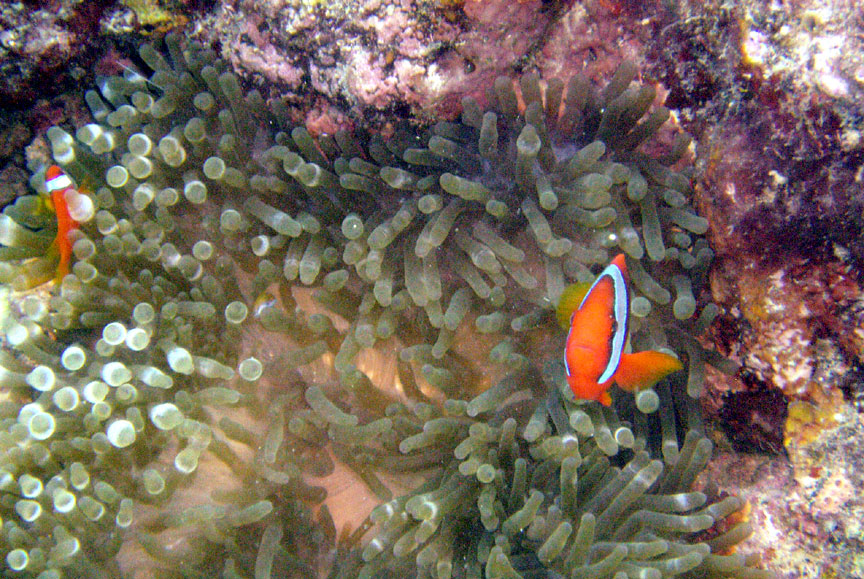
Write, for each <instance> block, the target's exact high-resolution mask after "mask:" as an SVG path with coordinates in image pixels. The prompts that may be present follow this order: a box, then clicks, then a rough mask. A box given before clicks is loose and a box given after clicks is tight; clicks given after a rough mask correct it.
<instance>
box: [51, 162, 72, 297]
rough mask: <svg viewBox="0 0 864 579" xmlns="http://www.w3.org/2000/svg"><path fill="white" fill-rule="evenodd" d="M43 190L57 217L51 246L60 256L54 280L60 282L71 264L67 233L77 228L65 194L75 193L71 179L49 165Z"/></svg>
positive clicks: (70, 246) (58, 168)
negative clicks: (45, 190) (47, 195)
mask: <svg viewBox="0 0 864 579" xmlns="http://www.w3.org/2000/svg"><path fill="white" fill-rule="evenodd" d="M45 188H46V189H47V190H48V194H49V195H50V196H51V204H52V205H53V206H54V213H55V215H56V216H57V237H55V238H54V242H53V244H52V246H53V247H54V248H55V249H56V250H57V252H58V253H59V254H60V261H59V263H58V264H57V273H56V275H55V276H54V280H55V281H57V282H60V281H62V280H63V278H64V277H65V276H66V274H68V273H69V267H70V265H71V262H72V242H71V241H70V240H69V232H70V231H72V230H73V229H77V228H78V222H77V221H75V220H74V219H72V216H71V215H70V213H69V204H68V203H67V202H66V192H67V191H70V190H71V191H75V192H76V193H77V190H76V189H75V184H74V183H73V182H72V179H71V178H70V177H69V175H67V174H66V173H64V172H63V169H61V168H60V167H58V166H57V165H51V166H50V167H48V169H46V171H45Z"/></svg>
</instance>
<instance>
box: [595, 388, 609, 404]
mask: <svg viewBox="0 0 864 579" xmlns="http://www.w3.org/2000/svg"><path fill="white" fill-rule="evenodd" d="M597 401H598V402H599V403H600V404H602V405H603V406H611V405H612V397H611V396H609V392H607V391H606V390H604V391H603V392H601V393H600V396H598V397H597Z"/></svg>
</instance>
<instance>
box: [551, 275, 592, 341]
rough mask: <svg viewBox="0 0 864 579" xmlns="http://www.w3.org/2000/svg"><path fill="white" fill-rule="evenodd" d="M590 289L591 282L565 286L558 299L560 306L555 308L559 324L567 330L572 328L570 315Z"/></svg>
mask: <svg viewBox="0 0 864 579" xmlns="http://www.w3.org/2000/svg"><path fill="white" fill-rule="evenodd" d="M589 289H591V282H580V283H574V284H571V285H569V286H567V287H566V288H564V291H563V292H561V297H560V298H559V299H558V306H557V307H556V308H555V318H556V319H557V320H558V325H560V326H561V327H562V328H564V329H565V330H567V329H569V328H570V317H571V316H572V315H573V312H575V311H576V310H578V309H579V304H581V303H582V300H583V299H585V294H587V293H588V290H589Z"/></svg>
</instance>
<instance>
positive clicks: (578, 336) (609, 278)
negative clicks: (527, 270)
mask: <svg viewBox="0 0 864 579" xmlns="http://www.w3.org/2000/svg"><path fill="white" fill-rule="evenodd" d="M627 280H628V278H627V264H626V263H625V261H624V254H619V255H617V256H616V257H615V259H613V260H612V263H610V264H609V265H608V266H607V267H606V269H604V270H603V271H602V272H601V273H600V275H599V276H597V279H596V280H594V283H593V284H591V286H590V287H588V290H587V292H586V291H585V289H584V288H585V285H584V284H574V285H571V286H570V287H568V288H567V289H565V290H564V293H563V294H562V295H561V300H560V301H559V303H558V311H557V314H558V320H559V322H562V321H566V320H567V316H569V318H570V331H569V333H568V334H567V344H566V346H565V348H564V364H565V366H566V368H567V383H568V384H570V388H571V389H572V390H573V394H574V395H575V396H576V398H577V399H584V400H596V401H598V402H600V403H601V404H603V405H604V406H609V405H610V404H611V403H612V398H611V397H610V396H609V393H608V392H607V390H608V389H609V387H610V386H611V385H612V381H613V380H614V381H615V383H616V384H618V386H620V387H621V388H623V389H625V390H630V391H636V390H641V389H643V388H648V387H649V386H652V385H653V384H655V383H656V382H657V381H659V380H661V379H662V378H664V377H666V376H667V375H669V374H671V373H672V372H675V371H677V370H680V369H681V368H683V366H682V365H681V361H680V360H678V358H676V357H675V356H671V355H669V354H664V353H662V352H656V351H653V350H647V351H644V352H635V353H633V354H625V353H624V346H625V345H626V344H627V322H628V319H627V317H628V315H629V309H630V295H629V294H630V292H629V291H628V288H627ZM577 304H578V305H577Z"/></svg>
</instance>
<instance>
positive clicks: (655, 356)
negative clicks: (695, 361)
mask: <svg viewBox="0 0 864 579" xmlns="http://www.w3.org/2000/svg"><path fill="white" fill-rule="evenodd" d="M683 367H684V365H683V364H681V360H679V359H678V358H676V357H675V356H672V355H669V354H665V353H663V352H657V351H655V350H646V351H644V352H636V353H633V354H621V363H620V364H618V370H617V371H616V372H615V375H614V376H613V379H614V380H615V383H616V384H618V386H619V387H620V388H622V389H624V390H629V391H630V392H635V391H638V390H643V389H645V388H650V387H651V386H653V385H654V384H656V383H657V382H659V381H660V380H662V379H663V378H665V377H666V376H668V375H669V374H671V373H672V372H677V371H678V370H681V369H682V368H683Z"/></svg>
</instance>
